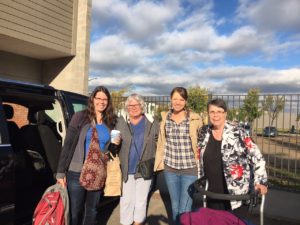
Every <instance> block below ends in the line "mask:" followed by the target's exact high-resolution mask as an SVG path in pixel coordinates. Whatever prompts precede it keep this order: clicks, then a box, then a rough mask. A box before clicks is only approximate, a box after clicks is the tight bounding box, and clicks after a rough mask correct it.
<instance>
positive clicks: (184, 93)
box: [170, 87, 188, 101]
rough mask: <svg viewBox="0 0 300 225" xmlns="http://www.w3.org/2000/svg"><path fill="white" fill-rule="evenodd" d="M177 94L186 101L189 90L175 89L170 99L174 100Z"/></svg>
mask: <svg viewBox="0 0 300 225" xmlns="http://www.w3.org/2000/svg"><path fill="white" fill-rule="evenodd" d="M175 92H177V93H178V94H179V95H180V96H181V97H182V98H183V99H184V100H185V101H187V99H188V93H187V90H186V89H185V88H184V87H175V88H173V90H172V91H171V94H170V97H171V98H172V97H173V95H174V93H175Z"/></svg>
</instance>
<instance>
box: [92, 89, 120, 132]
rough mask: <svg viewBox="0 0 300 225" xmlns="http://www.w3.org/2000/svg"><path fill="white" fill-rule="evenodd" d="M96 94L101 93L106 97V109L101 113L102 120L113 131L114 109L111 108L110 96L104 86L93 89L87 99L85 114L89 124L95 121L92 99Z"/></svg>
mask: <svg viewBox="0 0 300 225" xmlns="http://www.w3.org/2000/svg"><path fill="white" fill-rule="evenodd" d="M98 92H103V93H104V94H105V95H106V97H107V100H108V101H107V107H106V108H105V110H104V111H103V112H102V120H103V122H104V123H105V124H106V126H108V127H109V128H110V129H113V128H114V126H115V124H116V119H117V118H116V115H115V114H114V109H113V106H112V99H111V96H110V93H109V91H108V89H107V88H106V87H104V86H98V87H96V88H95V89H94V91H93V92H92V94H91V95H90V97H89V100H88V106H87V114H88V117H89V119H90V122H91V123H93V121H96V112H95V107H94V98H95V96H96V95H97V93H98Z"/></svg>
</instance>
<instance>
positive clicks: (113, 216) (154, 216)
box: [98, 192, 300, 225]
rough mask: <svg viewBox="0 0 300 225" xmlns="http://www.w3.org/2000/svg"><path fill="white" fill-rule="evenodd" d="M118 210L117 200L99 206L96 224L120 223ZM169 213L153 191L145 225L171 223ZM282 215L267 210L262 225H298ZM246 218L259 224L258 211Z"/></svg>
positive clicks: (158, 195) (295, 221)
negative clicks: (270, 213) (272, 213)
mask: <svg viewBox="0 0 300 225" xmlns="http://www.w3.org/2000/svg"><path fill="white" fill-rule="evenodd" d="M275 194H277V193H275ZM270 204H273V202H270ZM268 207H270V206H269V205H268V204H266V207H265V208H266V209H265V210H267V208H268ZM272 207H274V208H278V209H279V210H280V211H281V212H282V213H284V212H285V211H286V210H284V209H283V210H281V209H280V207H284V205H283V204H282V205H281V206H279V205H273V206H272ZM287 207H288V205H287ZM119 210H120V208H119V204H118V201H114V202H112V203H111V204H109V205H106V206H105V207H101V209H100V215H99V220H98V221H99V223H98V225H106V224H107V225H117V224H120V222H119V221H120V215H119ZM295 210H296V209H295ZM295 210H294V211H295ZM170 213H171V211H170V201H169V199H168V198H167V197H163V198H162V197H161V196H160V194H159V192H154V193H153V194H152V195H151V197H150V202H149V207H148V213H147V215H148V216H147V219H146V221H145V225H167V224H172V222H171V221H170V220H169V218H171V216H170ZM282 216H287V215H280V214H278V215H276V216H275V215H269V212H268V210H267V211H266V215H265V218H264V225H299V224H300V221H298V220H295V219H293V218H287V219H283V218H282ZM248 219H250V220H251V221H252V222H253V223H254V224H256V225H259V224H260V218H259V213H258V212H255V213H253V214H252V216H250V217H249V218H248Z"/></svg>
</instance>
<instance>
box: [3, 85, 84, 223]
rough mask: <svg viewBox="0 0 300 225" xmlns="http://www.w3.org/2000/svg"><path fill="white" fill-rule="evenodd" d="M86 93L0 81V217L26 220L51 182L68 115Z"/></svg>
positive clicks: (81, 105) (8, 220)
mask: <svg viewBox="0 0 300 225" xmlns="http://www.w3.org/2000/svg"><path fill="white" fill-rule="evenodd" d="M86 104H87V96H84V95H79V94H75V93H71V92H67V91H61V90H57V89H54V88H53V87H50V86H47V85H35V84H28V83H22V82H13V81H8V80H0V221H1V224H2V225H6V224H31V218H32V214H33V211H34V208H35V206H36V204H37V202H38V201H39V199H40V198H41V196H42V194H43V192H44V191H45V189H46V188H47V187H48V186H50V185H52V184H53V183H54V182H55V178H54V174H55V172H56V167H57V163H58V157H59V154H60V151H61V147H62V144H63V142H64V138H65V135H66V129H67V126H68V123H69V122H70V119H71V117H72V115H73V114H74V113H75V112H77V111H80V110H82V109H84V108H86Z"/></svg>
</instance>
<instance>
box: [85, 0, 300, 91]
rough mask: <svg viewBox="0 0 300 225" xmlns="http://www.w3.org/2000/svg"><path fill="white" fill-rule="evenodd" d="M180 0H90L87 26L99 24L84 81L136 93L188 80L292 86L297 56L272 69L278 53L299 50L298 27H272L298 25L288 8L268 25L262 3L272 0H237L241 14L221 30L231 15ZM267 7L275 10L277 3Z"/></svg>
mask: <svg viewBox="0 0 300 225" xmlns="http://www.w3.org/2000/svg"><path fill="white" fill-rule="evenodd" d="M182 2H183V1H177V0H166V1H131V0H123V1H121V0H101V1H94V2H93V15H94V16H93V20H94V19H95V18H97V21H96V26H94V28H93V29H95V27H97V26H99V30H97V31H93V34H94V35H93V37H94V39H93V42H92V44H91V58H90V59H91V64H90V65H91V66H90V72H91V75H93V76H100V78H101V79H97V80H92V81H91V83H90V85H91V86H95V85H97V84H102V85H106V86H108V87H110V88H111V89H119V88H122V87H128V86H132V87H133V89H134V90H138V91H139V92H140V93H141V94H169V91H170V90H171V89H172V87H174V86H186V87H188V86H191V85H200V86H201V87H207V88H208V89H209V90H210V91H212V92H216V93H237V92H246V91H247V90H248V89H249V88H250V87H259V88H261V89H262V91H265V92H269V91H270V90H272V88H273V90H274V91H276V92H286V91H287V92H291V91H294V92H295V91H298V89H297V85H298V86H299V82H300V71H299V69H298V67H300V64H296V65H295V63H294V65H293V63H290V64H289V65H292V66H290V68H289V66H286V67H285V68H287V69H286V70H277V69H276V68H278V67H280V68H283V67H284V66H283V65H279V63H282V61H280V59H281V58H283V57H282V56H284V60H285V61H288V60H289V58H288V56H289V54H291V53H293V54H296V52H297V51H298V53H297V54H300V53H299V52H300V36H299V34H298V33H295V32H294V33H293V32H292V35H290V33H281V34H284V35H281V36H278V35H277V33H276V32H275V31H277V30H280V29H281V28H282V26H283V24H286V26H287V27H289V28H293V29H294V28H295V26H298V27H299V24H298V25H296V24H297V23H298V22H296V21H295V19H294V18H295V15H294V14H295V12H294V11H292V13H291V14H293V15H291V16H290V18H286V17H289V16H286V15H284V14H283V15H280V16H279V17H280V18H282V17H284V18H282V20H284V21H281V22H280V23H281V24H275V25H276V27H275V28H274V27H273V26H275V25H274V24H272V23H271V22H268V21H269V20H271V18H273V19H274V15H276V14H274V13H269V9H266V5H267V4H269V5H273V4H274V3H273V4H271V3H270V0H259V1H256V4H252V2H253V1H249V0H241V1H240V2H241V5H240V7H239V9H238V13H240V14H239V18H242V17H241V15H243V18H242V19H243V20H240V23H239V24H236V23H235V24H230V28H231V29H230V30H229V32H228V31H227V32H224V33H223V32H221V29H222V28H224V27H226V26H228V23H230V21H229V20H227V19H221V20H217V21H215V20H214V12H213V10H214V7H213V4H212V1H209V0H208V1H206V0H203V1H194V2H193V5H190V6H189V7H188V9H185V8H184V4H183V3H182ZM184 2H185V3H187V2H189V1H188V0H187V1H184ZM274 2H276V4H277V3H278V4H279V5H281V6H282V7H283V8H285V9H289V8H290V7H291V5H293V6H294V7H295V9H297V5H298V4H297V3H295V1H292V0H286V1H282V2H281V1H278V0H274ZM284 2H287V4H286V5H284V6H283V5H282V4H284ZM297 2H298V1H297ZM299 2H300V1H299ZM270 7H271V8H272V9H274V12H276V13H277V12H279V11H278V10H281V8H280V7H279V8H278V7H277V6H274V7H275V8H274V7H273V6H270ZM276 7H277V8H276ZM276 10H277V11H276ZM264 14H268V15H264ZM298 15H299V13H298V14H297V16H298ZM275 17H276V18H275V20H277V15H276V16H275ZM298 17H299V16H298ZM221 18H222V17H221ZM99 19H100V20H99ZM245 19H246V20H245ZM245 21H247V22H245ZM264 21H265V22H264ZM293 21H294V22H293ZM299 21H300V20H299ZM299 23H300V22H299ZM288 24H290V25H288ZM276 60H277V61H276ZM278 62H279V63H278ZM251 63H253V65H251ZM254 63H255V64H254ZM266 65H267V66H266ZM265 66H266V68H264V67H265ZM280 83H282V85H280Z"/></svg>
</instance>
